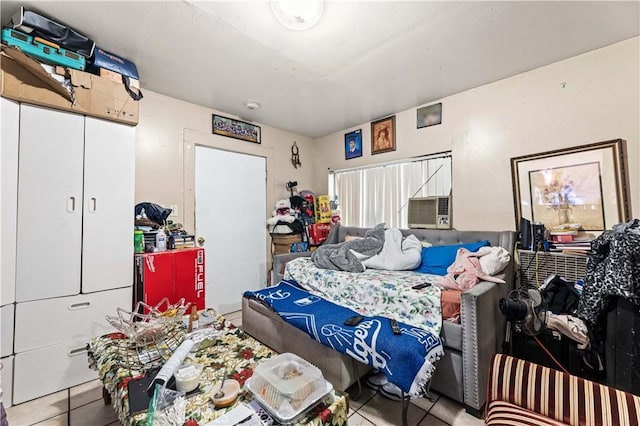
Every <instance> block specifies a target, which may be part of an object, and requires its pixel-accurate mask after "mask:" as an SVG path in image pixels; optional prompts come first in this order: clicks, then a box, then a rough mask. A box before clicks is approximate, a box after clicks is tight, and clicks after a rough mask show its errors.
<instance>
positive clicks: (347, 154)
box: [344, 129, 362, 160]
mask: <svg viewBox="0 0 640 426" xmlns="http://www.w3.org/2000/svg"><path fill="white" fill-rule="evenodd" d="M357 157H362V129H358V130H354V131H353V132H349V133H346V134H345V135H344V158H345V160H351V159H352V158H357Z"/></svg>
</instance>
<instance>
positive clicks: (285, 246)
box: [271, 234, 302, 255]
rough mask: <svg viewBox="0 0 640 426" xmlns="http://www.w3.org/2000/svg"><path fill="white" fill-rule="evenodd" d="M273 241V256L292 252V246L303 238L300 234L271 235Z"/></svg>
mask: <svg viewBox="0 0 640 426" xmlns="http://www.w3.org/2000/svg"><path fill="white" fill-rule="evenodd" d="M271 240H272V241H273V254H274V255H276V254H284V253H290V252H291V245H292V244H294V243H299V242H301V241H302V236H300V235H299V234H285V235H279V234H271Z"/></svg>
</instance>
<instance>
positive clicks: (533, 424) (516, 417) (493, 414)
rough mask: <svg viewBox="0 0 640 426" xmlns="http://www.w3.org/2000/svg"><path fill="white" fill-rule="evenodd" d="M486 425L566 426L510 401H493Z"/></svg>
mask: <svg viewBox="0 0 640 426" xmlns="http://www.w3.org/2000/svg"><path fill="white" fill-rule="evenodd" d="M484 424H485V425H489V426H524V425H526V426H566V424H565V423H560V422H556V421H555V420H551V419H550V418H548V417H545V416H543V415H542V414H538V413H534V412H533V411H529V410H525V409H524V408H522V407H519V406H517V405H515V404H512V403H510V402H504V401H493V402H492V403H491V404H489V409H488V411H487V417H486V418H485V420H484Z"/></svg>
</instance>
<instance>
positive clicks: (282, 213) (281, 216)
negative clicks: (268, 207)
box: [267, 199, 296, 226]
mask: <svg viewBox="0 0 640 426" xmlns="http://www.w3.org/2000/svg"><path fill="white" fill-rule="evenodd" d="M275 207H276V209H275V210H274V211H273V216H272V217H270V218H269V219H267V225H269V226H275V225H277V224H278V222H286V223H293V222H294V221H295V220H296V218H295V216H294V212H293V210H291V202H289V200H287V199H283V200H278V201H276V206H275Z"/></svg>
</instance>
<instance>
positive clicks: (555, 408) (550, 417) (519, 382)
mask: <svg viewBox="0 0 640 426" xmlns="http://www.w3.org/2000/svg"><path fill="white" fill-rule="evenodd" d="M485 424H487V425H492V426H504V425H507V424H508V425H513V426H517V425H523V426H528V425H539V426H545V425H553V426H558V425H571V426H578V425H625V426H638V425H639V424H640V397H638V396H636V395H632V394H630V393H627V392H624V391H621V390H618V389H614V388H611V387H609V386H606V385H602V384H599V383H595V382H592V381H590V380H585V379H582V378H580V377H576V376H572V375H570V374H567V373H563V372H560V371H556V370H553V369H551V368H548V367H543V366H541V365H537V364H534V363H532V362H528V361H524V360H521V359H517V358H513V357H511V356H508V355H502V354H496V355H495V356H494V358H493V361H492V362H491V369H490V371H489V386H488V395H487V405H486V414H485Z"/></svg>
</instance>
